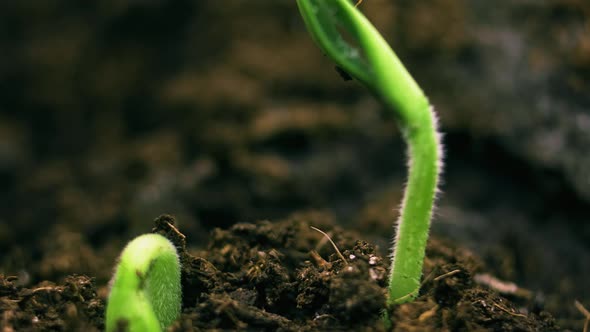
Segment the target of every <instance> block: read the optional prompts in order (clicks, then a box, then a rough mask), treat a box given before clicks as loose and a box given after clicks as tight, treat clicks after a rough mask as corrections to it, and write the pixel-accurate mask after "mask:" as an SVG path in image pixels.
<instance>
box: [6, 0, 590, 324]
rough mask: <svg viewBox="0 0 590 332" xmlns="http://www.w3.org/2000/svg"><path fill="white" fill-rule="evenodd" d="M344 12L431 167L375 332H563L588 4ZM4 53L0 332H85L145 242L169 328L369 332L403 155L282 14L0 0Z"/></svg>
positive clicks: (583, 280) (441, 0)
mask: <svg viewBox="0 0 590 332" xmlns="http://www.w3.org/2000/svg"><path fill="white" fill-rule="evenodd" d="M360 8H361V10H362V11H363V12H364V13H366V15H367V16H368V17H369V18H370V19H371V20H372V21H374V22H375V24H376V25H377V27H378V28H379V29H380V30H381V31H383V34H384V35H385V37H386V38H387V40H389V41H391V42H392V44H393V46H394V48H395V50H396V52H397V53H398V55H399V56H400V58H401V59H402V60H403V61H404V63H406V64H407V65H408V67H409V70H410V72H411V73H412V74H414V75H415V77H416V79H417V81H418V82H420V84H421V86H423V87H424V90H425V91H426V92H427V95H428V96H429V97H430V101H431V102H432V104H433V105H434V106H435V109H436V110H437V112H438V114H439V118H440V124H441V128H442V131H443V132H444V137H443V141H444V144H445V150H446V158H445V167H444V176H443V185H442V188H441V189H442V194H441V195H440V197H439V199H438V206H437V209H436V211H435V216H434V220H433V223H432V229H431V237H430V240H429V243H428V248H427V252H426V261H425V268H424V273H423V285H422V288H421V292H420V294H419V296H418V298H417V300H415V301H413V302H411V303H408V304H404V305H400V306H398V307H395V308H394V309H392V310H393V311H392V312H391V313H390V316H391V317H393V329H394V330H396V331H579V330H581V329H582V328H583V324H584V316H583V315H582V314H581V313H580V311H579V310H578V309H577V308H576V306H575V305H574V301H575V300H578V301H579V302H580V303H581V304H583V305H585V306H586V307H590V287H588V282H587V277H588V276H589V275H590V264H588V262H589V261H590V246H589V245H588V243H589V241H588V239H590V222H588V212H587V211H589V208H590V203H589V202H590V198H589V197H590V196H588V194H587V193H588V192H590V190H588V188H590V184H588V182H587V181H588V179H587V174H588V169H590V168H588V167H587V166H585V165H589V164H590V158H588V156H589V155H590V154H588V142H590V135H589V134H588V133H589V132H590V115H589V113H588V109H590V108H589V107H588V105H590V100H589V99H588V96H590V75H589V74H590V52H589V51H588V50H590V48H589V47H588V45H590V42H589V40H588V33H587V29H588V22H590V5H589V4H588V2H587V1H584V0H567V1H562V0H555V1H542V2H541V1H508V0H502V1H494V2H491V1H467V0H465V1H455V0H424V1H410V0H396V1H390V0H365V1H363V3H362V4H361V7H360ZM0 49H2V57H0V183H1V188H2V189H1V190H0V253H1V254H0V330H1V331H2V332H9V331H44V330H50V331H55V330H57V331H96V330H102V329H103V328H104V309H105V301H106V299H107V296H108V282H109V280H110V278H111V275H112V271H113V269H114V266H115V264H116V260H117V257H118V255H119V253H120V252H121V250H122V249H123V248H124V246H125V244H126V243H127V242H128V241H130V240H131V239H133V238H134V237H135V236H137V235H139V234H142V233H147V232H150V231H155V232H159V233H162V234H164V235H165V236H167V237H168V238H169V239H171V240H172V241H173V242H174V243H175V245H176V246H177V248H178V250H179V252H180V254H181V258H182V264H183V265H182V271H183V277H182V278H183V279H182V280H183V291H184V295H183V313H182V316H181V317H180V318H179V320H178V321H177V322H176V323H175V324H174V325H173V326H172V330H174V331H190V330H268V331H274V330H293V331H305V330H325V331H329V330H345V331H357V330H358V331H363V330H376V331H381V330H384V327H383V325H382V323H381V320H380V317H381V312H382V310H383V307H384V303H385V294H386V293H385V285H386V279H387V271H388V268H389V258H388V257H389V254H390V241H391V239H392V238H393V236H394V234H393V233H394V231H393V221H395V220H396V219H397V209H396V208H395V206H397V205H398V204H399V203H400V201H401V194H402V191H403V186H404V181H405V177H406V170H405V163H406V161H405V157H404V156H405V147H404V144H403V142H402V140H401V135H400V133H399V132H398V131H397V129H396V125H395V121H394V120H393V119H392V118H391V115H390V114H389V113H388V111H387V110H384V109H383V107H382V106H381V105H380V104H379V103H378V102H377V101H376V100H375V99H374V98H373V96H371V95H370V94H369V93H368V92H367V91H365V90H364V89H363V88H362V87H361V86H360V85H359V84H358V83H357V82H355V81H354V80H353V81H343V80H342V78H341V77H340V75H339V74H338V73H337V71H336V70H334V68H333V65H332V64H331V63H330V61H328V60H327V59H326V58H325V57H323V56H322V54H321V52H320V51H319V50H318V49H317V47H315V46H314V45H313V43H312V41H311V39H310V37H309V35H308V34H307V32H306V31H305V28H304V26H303V24H302V22H301V19H300V17H299V14H298V12H297V8H296V5H295V1H262V0H260V1H241V0H235V1H190V0H178V1H164V0H161V1H160V0H153V1H143V2H142V1H120V0H105V1H101V2H100V4H98V3H97V4H88V3H85V2H80V1H73V0H55V1H46V2H35V3H34V4H33V3H32V2H30V1H1V2H0ZM159 216H160V217H159ZM171 216H173V217H171ZM154 219H155V220H156V221H155V224H154V222H153V220H154ZM311 226H313V227H317V228H318V229H320V230H322V231H323V232H325V233H326V234H328V235H329V237H330V238H331V239H332V240H333V241H334V243H335V245H336V247H337V248H338V250H339V251H340V252H341V253H342V257H341V256H340V255H338V253H337V250H336V249H335V248H334V247H333V246H332V245H331V244H330V241H328V240H327V238H326V237H325V236H324V235H322V234H321V233H319V232H317V231H315V230H313V229H311V228H310V227H311ZM152 228H153V230H152ZM181 234H183V235H181Z"/></svg>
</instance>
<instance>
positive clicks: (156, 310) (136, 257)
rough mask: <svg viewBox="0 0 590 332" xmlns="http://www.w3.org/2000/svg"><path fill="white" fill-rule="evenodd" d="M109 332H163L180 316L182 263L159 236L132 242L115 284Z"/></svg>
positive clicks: (110, 301) (109, 307) (108, 316)
mask: <svg viewBox="0 0 590 332" xmlns="http://www.w3.org/2000/svg"><path fill="white" fill-rule="evenodd" d="M111 283H112V284H111V292H110V294H109V298H108V301H107V310H106V331H107V332H111V331H113V332H114V331H129V332H134V331H142V332H152V331H162V330H165V329H166V328H167V327H168V326H169V325H170V324H172V322H174V320H176V318H178V315H179V314H180V306H181V289H180V262H179V258H178V254H177V252H176V248H175V247H174V245H173V244H172V243H171V242H170V241H169V240H168V239H166V238H165V237H163V236H162V235H159V234H144V235H141V236H139V237H137V238H135V239H134V240H133V241H131V242H129V244H127V246H126V247H125V249H124V250H123V253H121V257H120V260H119V265H118V266H117V270H116V272H115V275H114V277H113V279H112V280H111Z"/></svg>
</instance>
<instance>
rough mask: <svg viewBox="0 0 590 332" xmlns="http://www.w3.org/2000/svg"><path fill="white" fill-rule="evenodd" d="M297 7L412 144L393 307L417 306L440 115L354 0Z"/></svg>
mask: <svg viewBox="0 0 590 332" xmlns="http://www.w3.org/2000/svg"><path fill="white" fill-rule="evenodd" d="M297 4H298V6H299V11H300V13H301V16H302V17H303V20H304V21H305V25H306V26H307V29H308V31H309V32H310V34H311V36H312V37H313V39H314V41H315V42H316V44H317V45H318V46H319V47H320V48H321V49H322V50H323V52H324V53H325V54H326V55H327V56H328V57H330V58H331V59H332V61H334V62H335V63H336V65H337V66H339V67H340V68H341V69H343V70H344V71H346V72H347V73H348V74H350V75H351V76H352V77H354V78H355V79H357V80H358V81H360V82H361V83H362V84H363V85H365V86H366V87H367V88H368V89H369V90H370V91H372V92H373V93H374V94H375V95H376V96H377V97H378V98H379V99H380V100H381V101H382V102H383V103H384V104H385V106H386V107H387V108H388V109H390V110H392V111H393V116H394V117H395V118H396V120H397V122H398V125H399V127H400V128H401V132H402V134H403V137H404V139H405V141H406V143H407V145H408V173H409V175H408V183H407V186H406V189H405V193H404V198H403V201H402V204H401V209H400V217H399V220H398V222H397V233H396V238H395V242H394V247H395V248H394V249H393V256H392V263H391V274H390V278H389V295H388V300H387V306H388V307H390V306H392V305H395V304H399V303H404V302H408V301H411V300H412V299H414V298H415V297H416V296H417V295H418V292H419V290H420V278H421V276H422V266H423V263H424V254H425V248H426V241H427V239H428V232H429V228H430V219H431V216H432V209H433V205H434V200H435V196H436V192H437V186H438V182H439V174H440V172H441V168H442V154H443V152H442V148H441V143H440V135H439V133H438V131H437V121H436V116H435V114H434V112H433V110H432V107H431V106H430V104H429V103H428V99H427V98H426V96H425V95H424V93H423V92H422V90H421V89H420V87H419V86H418V84H417V83H416V82H415V81H414V79H413V78H412V76H411V75H410V74H409V73H408V71H407V70H406V68H405V67H404V65H403V64H402V63H401V61H400V60H399V58H398V57H397V56H396V55H395V53H394V52H393V50H392V49H391V48H390V47H389V45H388V44H387V42H386V41H385V40H384V39H383V37H382V36H381V35H380V34H379V32H378V31H377V30H376V29H375V27H373V25H372V24H371V23H370V22H369V21H368V20H367V18H365V16H363V14H361V13H360V12H359V11H358V10H357V8H356V7H355V6H354V5H353V4H352V3H351V2H350V1H349V0H297ZM343 33H345V35H343ZM350 41H352V42H353V43H356V45H353V44H351V42H350ZM386 320H387V321H388V319H386Z"/></svg>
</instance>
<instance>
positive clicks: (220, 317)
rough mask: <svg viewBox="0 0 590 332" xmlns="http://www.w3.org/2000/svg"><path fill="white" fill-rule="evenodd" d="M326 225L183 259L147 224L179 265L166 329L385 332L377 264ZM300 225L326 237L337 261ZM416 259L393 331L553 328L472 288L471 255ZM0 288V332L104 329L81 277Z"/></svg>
mask: <svg viewBox="0 0 590 332" xmlns="http://www.w3.org/2000/svg"><path fill="white" fill-rule="evenodd" d="M330 219H331V218H330V216H327V215H326V214H325V213H318V212H309V213H303V214H298V215H294V216H292V217H290V218H288V219H286V220H281V221H276V222H269V221H262V222H259V223H256V224H245V223H244V224H235V225H234V226H232V227H231V228H230V229H229V230H222V229H215V230H214V231H213V233H212V235H211V240H210V241H209V243H208V245H207V249H206V250H203V251H197V252H189V251H187V249H186V241H187V239H186V237H185V236H184V235H183V234H181V233H180V232H179V231H178V230H177V228H176V227H175V221H174V219H173V218H172V217H170V216H161V217H159V218H158V219H156V221H155V223H156V227H155V228H154V229H153V232H157V233H160V234H163V235H164V236H166V237H168V238H169V239H170V240H171V241H172V242H173V243H174V244H175V246H176V247H177V248H178V250H179V254H180V256H181V263H182V286H183V292H184V293H183V308H184V310H183V314H182V316H181V317H180V318H179V319H178V321H177V322H176V323H175V324H174V325H173V326H172V328H171V329H172V331H194V330H257V331H277V330H279V331H315V330H362V331H385V329H384V326H383V323H382V322H381V318H380V317H381V314H382V310H383V307H384V303H385V296H386V283H387V259H385V260H384V258H383V257H382V256H381V255H380V254H379V253H378V251H377V249H376V248H375V246H374V245H373V244H370V243H368V242H366V241H363V240H359V239H358V237H359V235H358V234H353V233H349V232H344V231H343V230H342V229H341V228H340V227H338V226H335V225H334V224H333V223H332V222H330V221H329V220H330ZM310 226H314V227H319V228H321V229H323V230H324V231H325V232H327V233H328V234H330V238H331V239H332V240H333V241H334V242H335V244H336V246H337V247H338V248H339V250H341V253H342V255H343V256H344V258H345V260H346V261H343V260H342V259H341V258H340V256H339V255H338V254H336V252H335V249H334V247H332V246H331V245H329V243H328V241H326V238H325V237H323V235H321V234H320V233H318V232H316V231H314V230H312V229H311V228H310ZM188 240H189V241H190V239H188ZM427 257H428V259H427V260H426V264H425V270H424V271H425V278H424V282H423V287H422V290H421V294H420V296H419V297H418V299H417V300H416V301H414V302H412V303H408V304H404V305H400V306H398V307H396V308H394V310H393V312H391V313H390V316H391V317H392V321H393V324H394V326H393V330H394V331H434V330H436V331H557V330H559V329H558V327H556V325H555V323H554V320H553V318H552V317H551V315H550V314H548V313H546V312H544V311H542V310H541V309H540V306H539V304H538V303H536V302H535V300H534V299H533V298H532V297H531V296H530V294H525V295H523V294H519V293H518V292H512V293H511V294H510V298H511V299H509V298H507V297H504V296H502V295H500V294H499V293H498V291H497V290H494V289H490V288H489V287H484V286H482V285H480V284H478V283H477V282H476V280H477V277H476V276H478V275H479V276H482V275H483V273H485V271H486V270H485V267H484V265H483V263H482V262H481V260H480V259H479V258H478V257H476V256H474V255H473V254H472V253H471V252H470V251H467V250H464V249H458V248H456V247H454V246H453V245H451V244H449V243H445V242H443V241H440V240H438V239H431V240H430V241H429V245H428V248H427ZM474 277H476V278H475V279H474ZM0 281H1V283H2V284H1V287H2V288H1V289H0V295H1V296H2V297H1V298H0V308H1V309H2V310H3V317H2V325H3V326H4V331H9V330H18V331H24V330H64V331H73V330H80V331H81V330H84V331H92V330H100V329H102V328H103V327H104V326H103V325H104V302H103V300H102V299H100V297H99V296H98V295H97V291H96V288H95V285H94V283H93V280H92V279H91V278H89V277H86V276H70V277H67V278H66V279H65V282H64V284H62V285H55V284H53V283H49V282H44V283H42V284H40V285H38V287H36V288H34V289H28V288H22V287H17V286H15V284H14V282H15V281H17V277H13V276H9V277H5V276H0ZM487 286H490V285H489V284H487Z"/></svg>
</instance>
